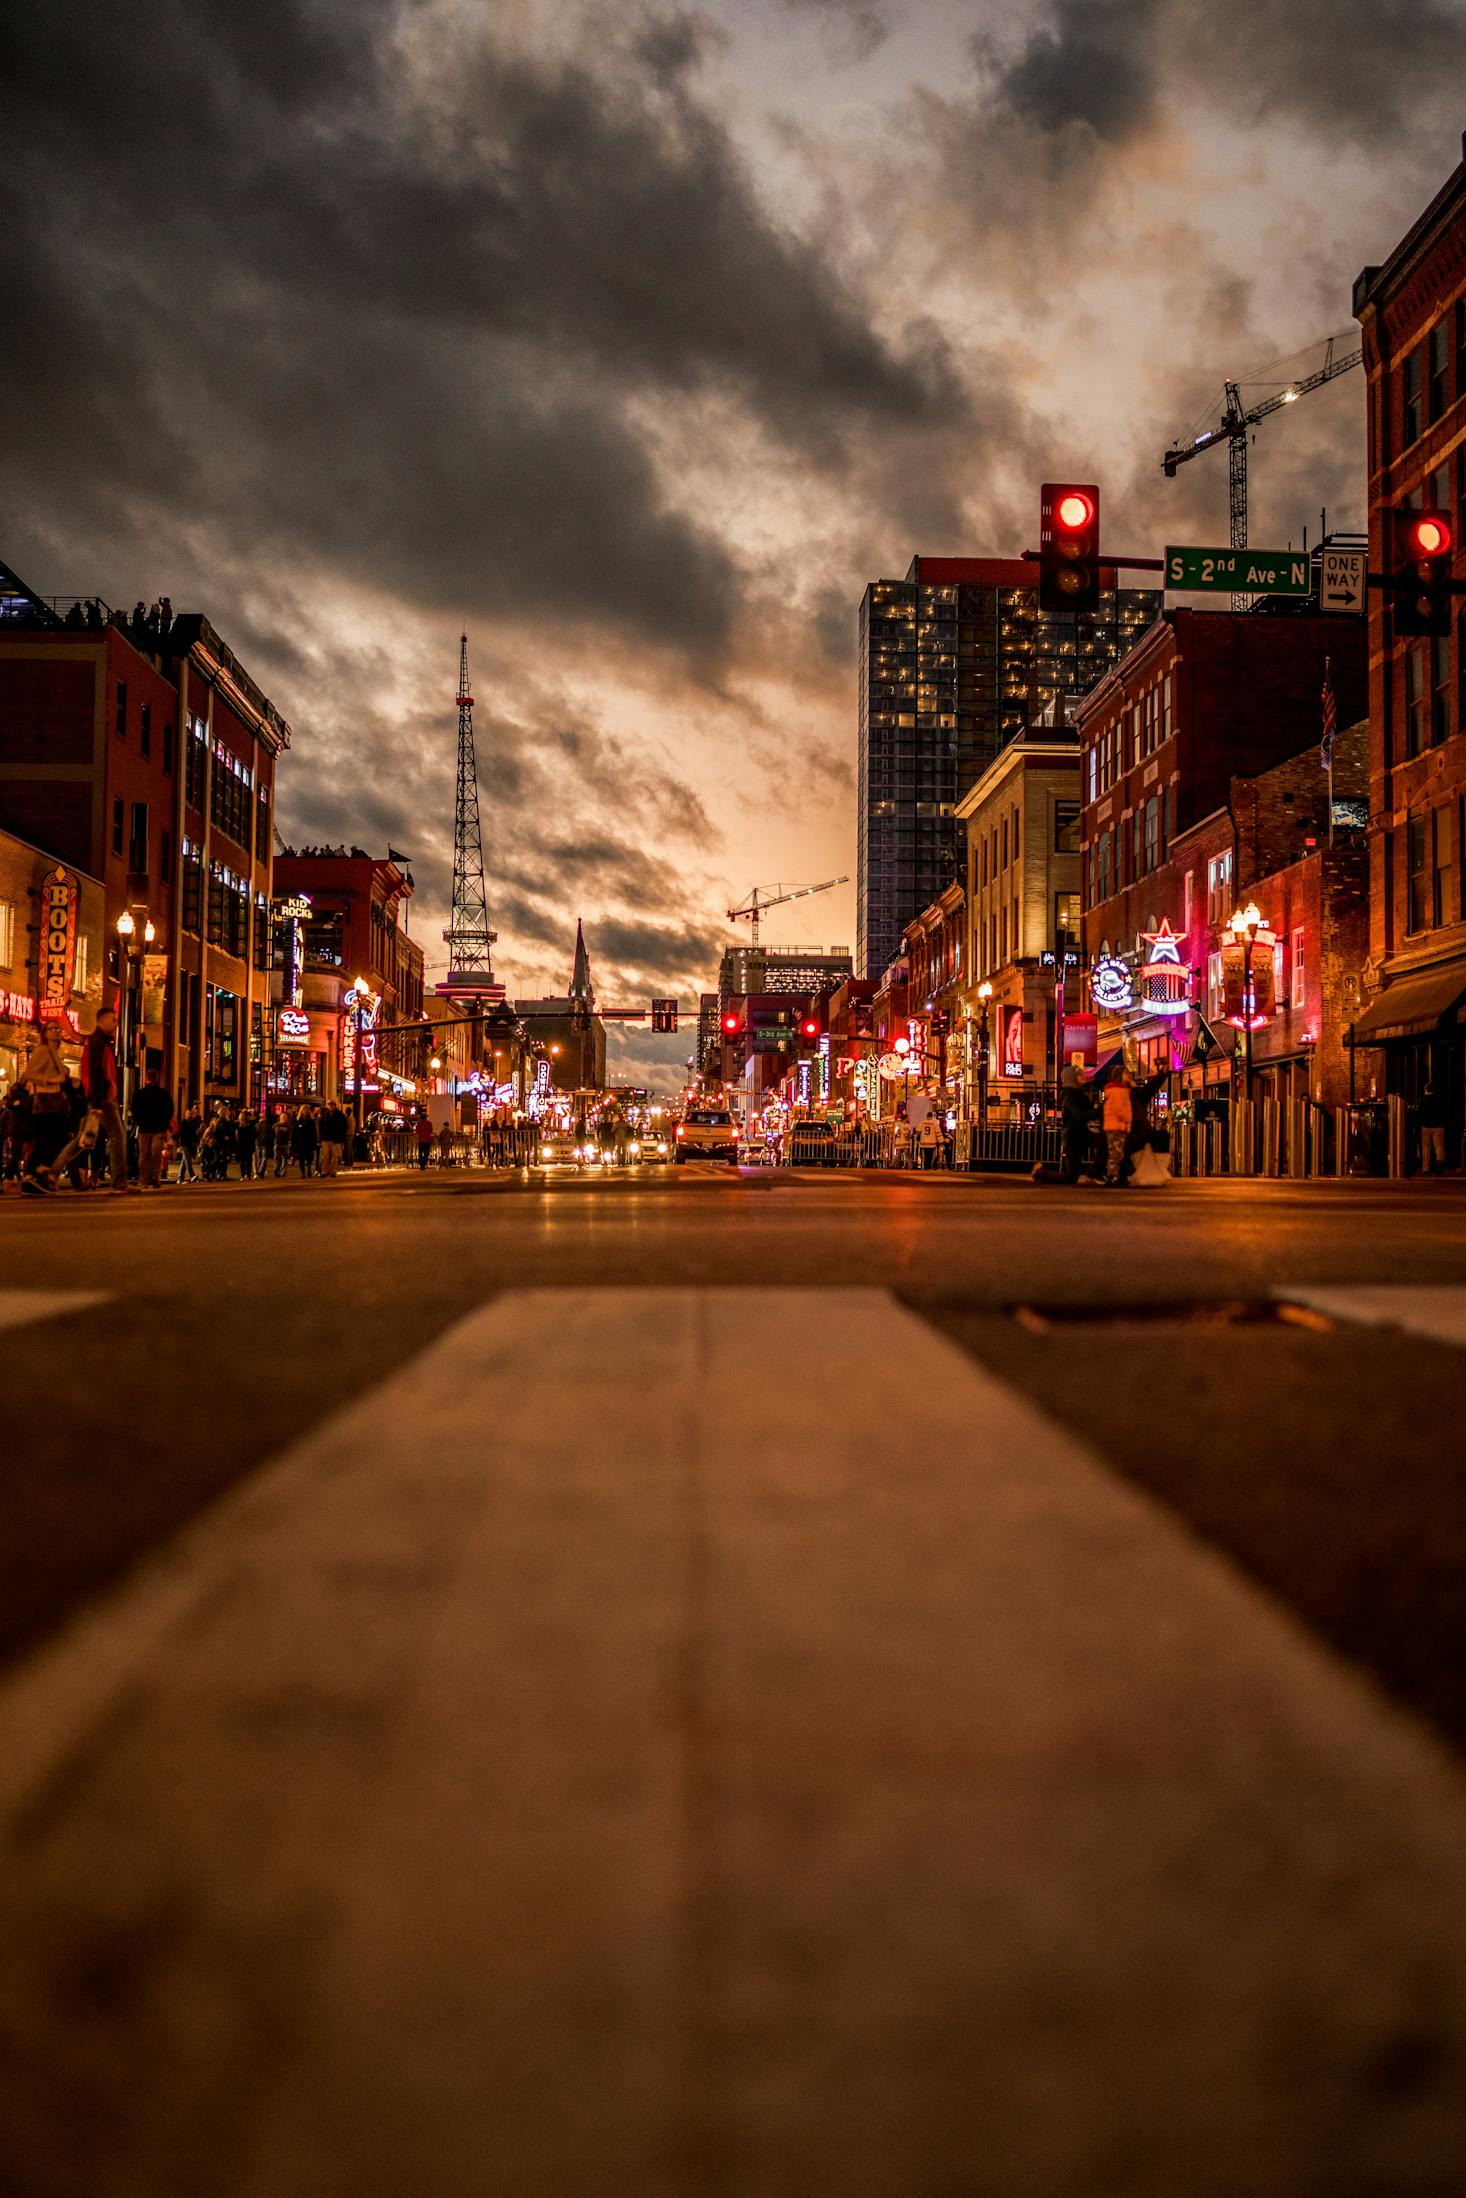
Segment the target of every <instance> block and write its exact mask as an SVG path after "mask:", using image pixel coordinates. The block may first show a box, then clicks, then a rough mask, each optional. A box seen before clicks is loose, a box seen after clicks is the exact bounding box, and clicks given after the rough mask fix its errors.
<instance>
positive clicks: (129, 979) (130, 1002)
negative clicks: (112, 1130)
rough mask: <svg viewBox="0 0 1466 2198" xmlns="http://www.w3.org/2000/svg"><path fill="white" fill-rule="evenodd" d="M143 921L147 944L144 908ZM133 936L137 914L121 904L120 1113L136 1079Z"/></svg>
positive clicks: (136, 950) (136, 955)
mask: <svg viewBox="0 0 1466 2198" xmlns="http://www.w3.org/2000/svg"><path fill="white" fill-rule="evenodd" d="M143 924H144V930H143V937H144V939H145V940H146V942H147V944H148V945H149V946H151V945H152V943H153V939H154V936H155V933H154V931H153V926H152V924H151V923H150V922H149V921H148V918H147V911H146V910H144V912H143ZM136 936H137V918H136V917H135V916H134V915H133V912H132V910H131V909H130V908H124V909H123V911H122V914H121V915H120V916H119V917H118V919H117V940H118V945H119V948H120V950H121V954H122V970H121V975H122V980H123V982H122V1029H121V1032H120V1036H121V1039H122V1071H121V1084H122V1090H121V1094H120V1097H121V1100H122V1105H123V1110H124V1113H125V1111H126V1108H127V1104H128V1101H129V1099H130V1098H131V1096H132V1087H133V1085H134V1084H135V1083H136V1080H137V1079H136V1074H135V1068H134V1063H133V1058H132V1055H133V1046H134V1043H135V1033H136V1030H137V978H138V970H139V968H140V966H141V962H142V949H141V948H140V947H138V946H135V945H134V944H133V941H134V939H135V938H136Z"/></svg>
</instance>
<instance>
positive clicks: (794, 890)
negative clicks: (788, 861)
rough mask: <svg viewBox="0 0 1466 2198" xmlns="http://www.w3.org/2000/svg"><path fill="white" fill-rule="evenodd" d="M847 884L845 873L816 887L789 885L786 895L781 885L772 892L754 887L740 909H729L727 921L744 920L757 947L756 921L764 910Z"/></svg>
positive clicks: (779, 906) (847, 878) (847, 874)
mask: <svg viewBox="0 0 1466 2198" xmlns="http://www.w3.org/2000/svg"><path fill="white" fill-rule="evenodd" d="M849 883H850V877H849V873H848V872H847V873H846V875H845V876H844V877H842V878H824V879H822V880H821V882H820V883H819V884H818V885H791V886H790V888H789V890H788V892H787V893H786V892H785V891H784V888H783V886H782V885H776V886H775V887H774V888H773V890H772V891H770V890H769V888H768V887H767V886H757V885H756V886H755V887H754V889H753V891H752V892H751V893H750V895H749V896H748V899H747V900H746V901H745V902H744V904H743V906H742V907H741V908H730V909H729V911H728V921H729V923H739V922H742V921H743V920H744V919H746V920H747V921H748V923H749V924H750V925H751V927H752V928H751V931H750V937H751V939H752V942H753V944H754V945H755V946H757V945H758V920H759V918H760V916H762V915H763V913H764V911H765V910H766V909H769V908H782V907H783V905H784V903H785V901H803V900H808V898H809V896H810V894H811V893H828V892H829V891H830V890H831V888H832V887H833V886H837V885H848V884H849ZM761 894H762V898H760V895H761Z"/></svg>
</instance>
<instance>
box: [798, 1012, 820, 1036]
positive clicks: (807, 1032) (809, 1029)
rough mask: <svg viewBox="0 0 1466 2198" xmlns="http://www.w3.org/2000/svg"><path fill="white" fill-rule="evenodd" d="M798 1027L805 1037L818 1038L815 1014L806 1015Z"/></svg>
mask: <svg viewBox="0 0 1466 2198" xmlns="http://www.w3.org/2000/svg"><path fill="white" fill-rule="evenodd" d="M799 1028H800V1030H801V1031H802V1032H803V1034H804V1036H805V1037H806V1038H818V1036H819V1034H820V1025H819V1017H818V1016H817V1015H806V1016H805V1018H804V1021H803V1022H802V1023H801V1024H800V1026H799Z"/></svg>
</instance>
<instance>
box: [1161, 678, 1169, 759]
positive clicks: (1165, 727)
mask: <svg viewBox="0 0 1466 2198" xmlns="http://www.w3.org/2000/svg"><path fill="white" fill-rule="evenodd" d="M1170 737H1171V675H1170V673H1169V672H1167V674H1166V676H1165V678H1164V680H1163V681H1162V682H1161V740H1162V742H1163V743H1164V742H1165V741H1168V740H1169V739H1170Z"/></svg>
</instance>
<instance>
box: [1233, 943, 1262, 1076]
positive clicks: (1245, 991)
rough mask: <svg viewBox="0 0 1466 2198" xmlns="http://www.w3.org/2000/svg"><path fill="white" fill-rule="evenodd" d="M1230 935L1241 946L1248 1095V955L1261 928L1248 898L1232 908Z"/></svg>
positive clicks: (1250, 955)
mask: <svg viewBox="0 0 1466 2198" xmlns="http://www.w3.org/2000/svg"><path fill="white" fill-rule="evenodd" d="M1227 928H1228V930H1229V931H1230V932H1231V934H1232V936H1233V938H1234V939H1235V940H1236V941H1237V943H1238V944H1239V946H1240V947H1241V948H1242V1038H1243V1043H1244V1047H1245V1052H1244V1055H1243V1059H1244V1064H1245V1065H1244V1068H1243V1086H1242V1090H1243V1096H1244V1098H1247V1099H1251V1097H1252V956H1253V952H1254V950H1255V949H1256V946H1257V934H1258V932H1259V931H1261V929H1262V910H1261V909H1260V908H1259V907H1258V905H1257V903H1256V901H1249V902H1248V903H1247V906H1246V907H1245V908H1234V909H1233V911H1232V914H1231V916H1230V918H1229V919H1228V924H1227Z"/></svg>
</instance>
